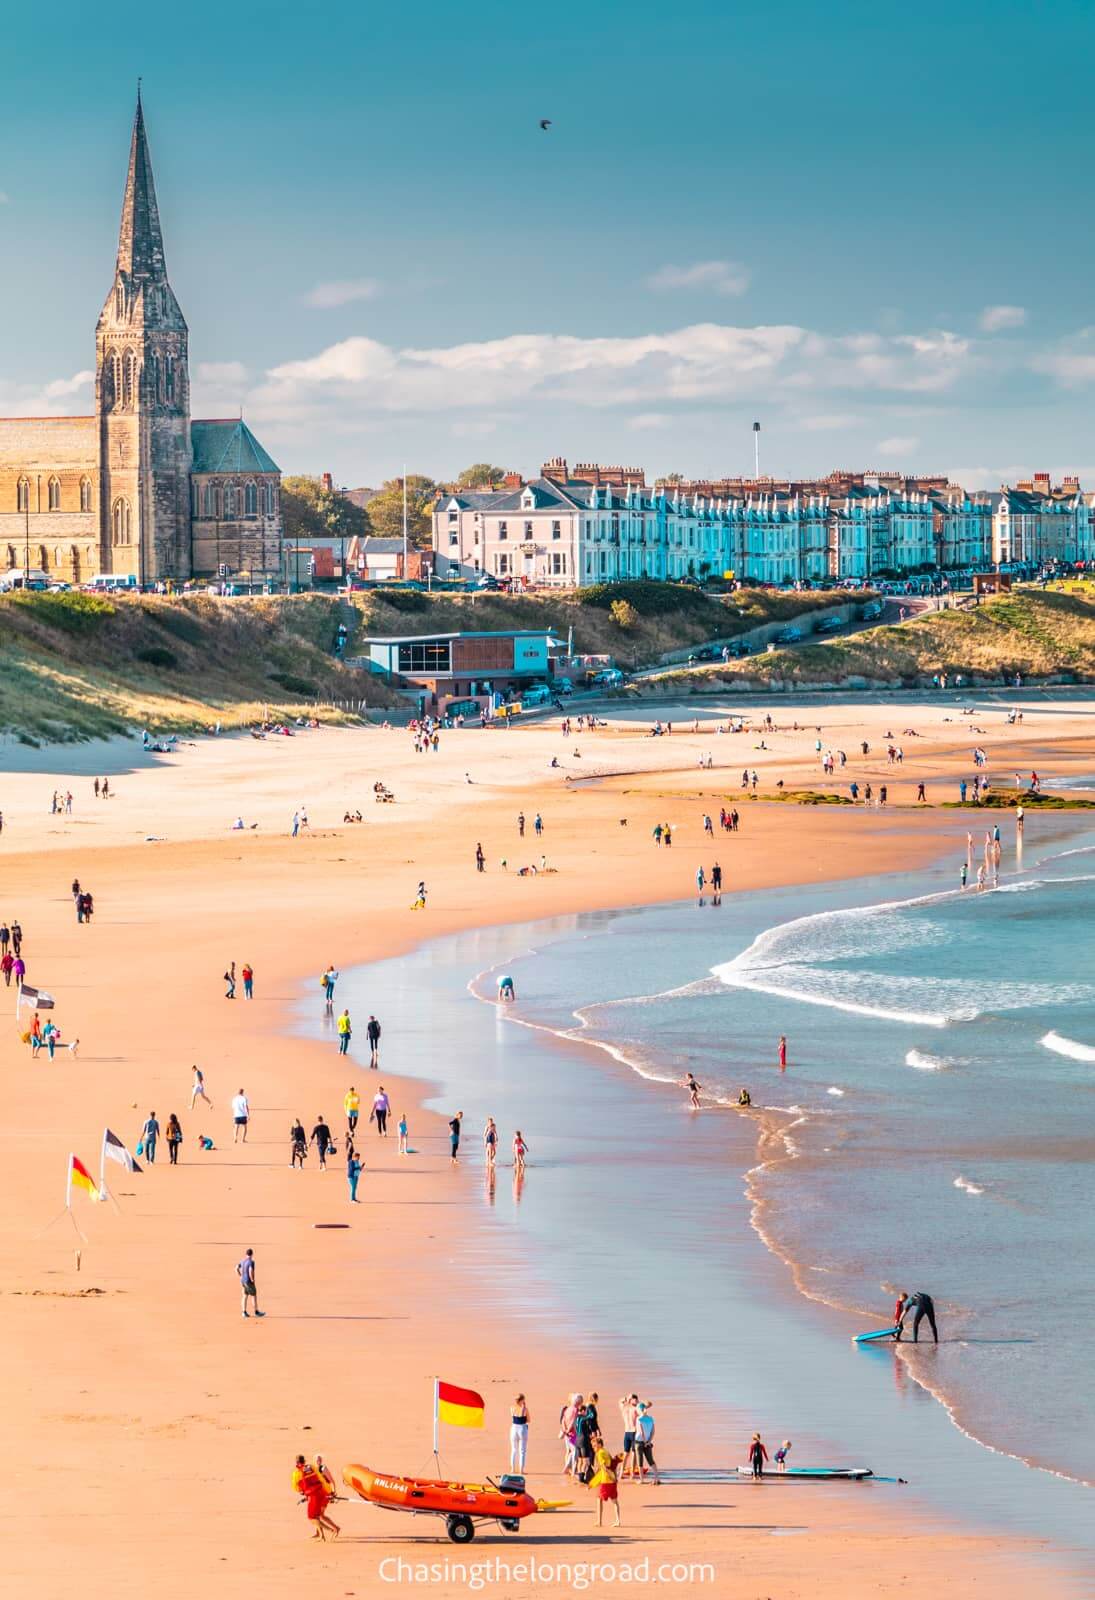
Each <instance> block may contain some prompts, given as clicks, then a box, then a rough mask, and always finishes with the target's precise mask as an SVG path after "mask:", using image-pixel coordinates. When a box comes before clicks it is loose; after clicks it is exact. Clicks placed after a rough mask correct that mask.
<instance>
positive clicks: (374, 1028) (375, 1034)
mask: <svg viewBox="0 0 1095 1600" xmlns="http://www.w3.org/2000/svg"><path fill="white" fill-rule="evenodd" d="M365 1037H366V1039H368V1041H369V1065H370V1067H379V1065H380V1023H379V1022H378V1021H377V1020H376V1018H375V1017H373V1016H370V1018H369V1022H368V1026H367V1027H366V1029H365Z"/></svg>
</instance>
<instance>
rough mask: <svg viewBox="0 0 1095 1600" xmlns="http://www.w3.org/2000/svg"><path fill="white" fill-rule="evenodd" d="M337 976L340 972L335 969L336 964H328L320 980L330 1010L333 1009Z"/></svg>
mask: <svg viewBox="0 0 1095 1600" xmlns="http://www.w3.org/2000/svg"><path fill="white" fill-rule="evenodd" d="M337 978H338V973H337V972H336V971H335V969H334V966H333V965H328V966H327V967H326V968H325V969H324V972H323V976H322V978H320V980H319V981H320V984H321V986H322V989H323V998H324V1000H325V1001H326V1004H327V1010H328V1011H330V1010H331V1007H332V1003H333V1001H334V998H335V982H336V980H337Z"/></svg>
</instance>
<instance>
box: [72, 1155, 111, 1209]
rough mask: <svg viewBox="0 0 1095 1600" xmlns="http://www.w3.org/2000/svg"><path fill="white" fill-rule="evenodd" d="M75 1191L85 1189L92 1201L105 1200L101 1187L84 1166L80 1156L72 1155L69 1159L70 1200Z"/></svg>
mask: <svg viewBox="0 0 1095 1600" xmlns="http://www.w3.org/2000/svg"><path fill="white" fill-rule="evenodd" d="M73 1189H83V1190H84V1192H85V1194H88V1195H90V1196H91V1198H92V1200H101V1199H102V1198H103V1197H102V1193H101V1192H100V1189H99V1185H98V1184H97V1183H96V1182H95V1179H94V1178H93V1177H92V1176H91V1173H90V1172H89V1171H88V1170H87V1168H86V1167H85V1166H84V1163H83V1162H82V1161H81V1160H80V1158H79V1156H71V1155H70V1156H69V1158H68V1192H69V1197H70V1198H71V1195H72V1191H73Z"/></svg>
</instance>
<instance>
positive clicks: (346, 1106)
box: [342, 1083, 361, 1139]
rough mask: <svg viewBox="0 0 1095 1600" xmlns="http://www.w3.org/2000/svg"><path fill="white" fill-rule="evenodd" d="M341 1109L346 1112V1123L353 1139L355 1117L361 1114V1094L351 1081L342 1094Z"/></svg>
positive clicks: (355, 1125)
mask: <svg viewBox="0 0 1095 1600" xmlns="http://www.w3.org/2000/svg"><path fill="white" fill-rule="evenodd" d="M342 1109H343V1111H345V1113H346V1125H347V1127H348V1128H349V1130H350V1138H351V1139H353V1136H354V1134H355V1133H356V1132H357V1119H358V1117H359V1116H360V1114H361V1096H360V1095H359V1094H358V1092H357V1090H356V1089H355V1088H354V1086H353V1084H352V1083H351V1085H350V1087H349V1088H348V1089H347V1091H346V1093H345V1095H344V1096H343V1099H342Z"/></svg>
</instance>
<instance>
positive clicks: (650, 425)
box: [627, 411, 673, 433]
mask: <svg viewBox="0 0 1095 1600" xmlns="http://www.w3.org/2000/svg"><path fill="white" fill-rule="evenodd" d="M672 420H673V419H672V418H671V417H668V416H666V414H665V412H664V411H640V412H638V413H637V414H636V415H635V416H633V417H631V418H630V419H629V421H628V424H627V425H628V427H629V428H635V429H636V430H637V431H638V432H640V433H644V432H646V431H648V430H652V429H656V428H665V427H668V425H669V423H670V422H671V421H672Z"/></svg>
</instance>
